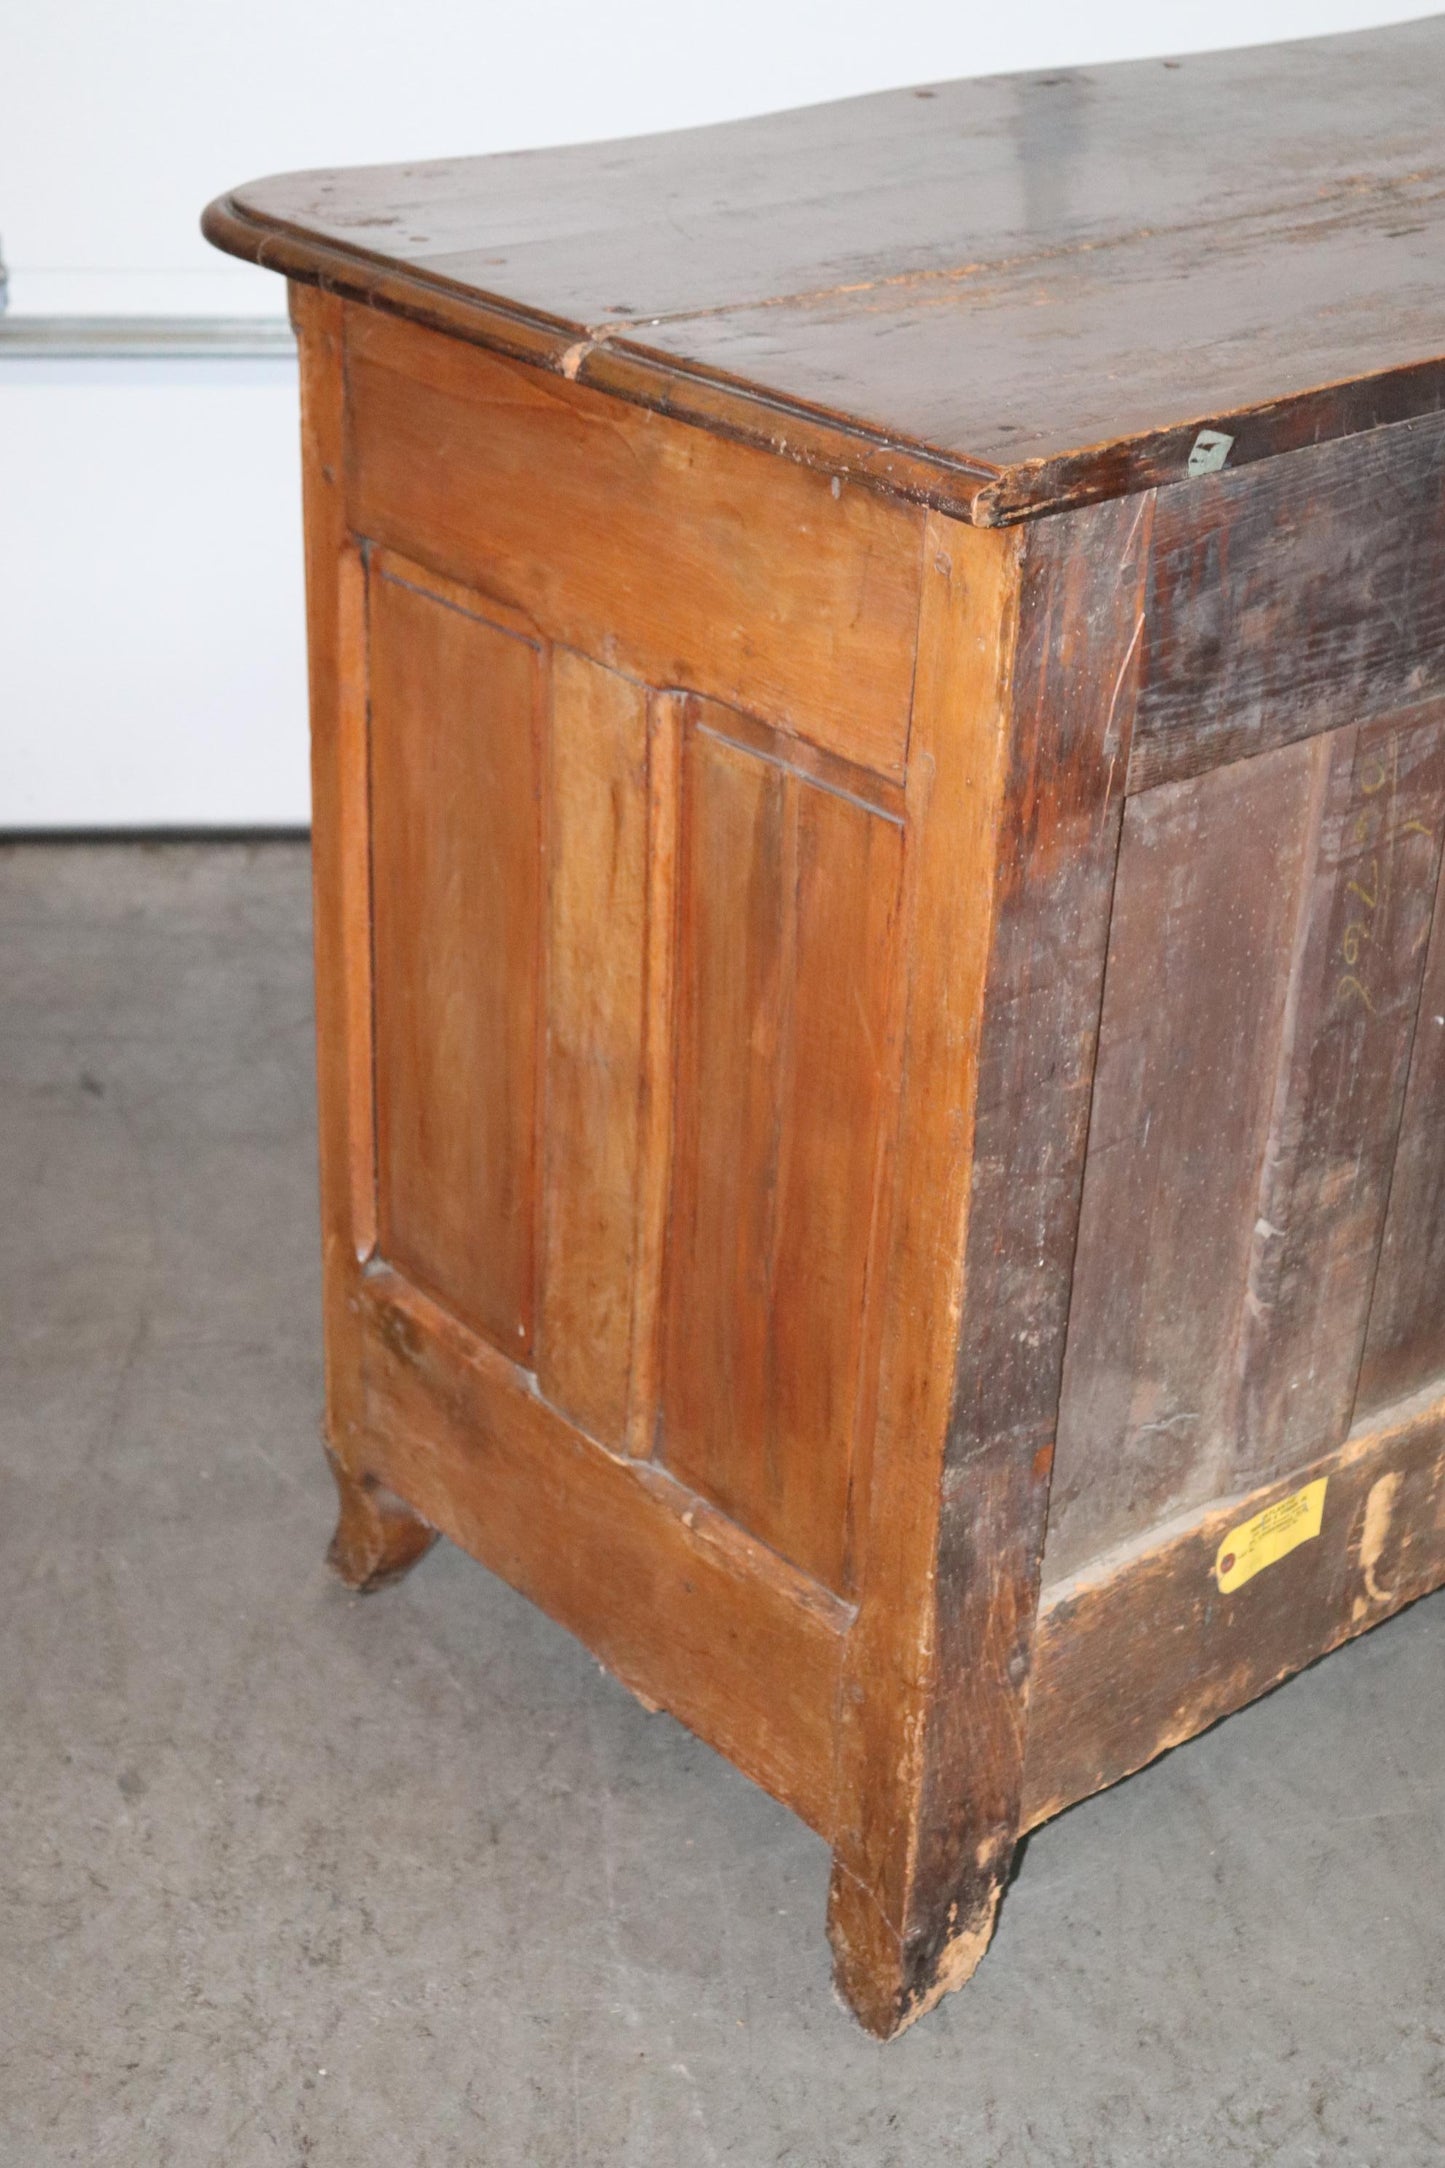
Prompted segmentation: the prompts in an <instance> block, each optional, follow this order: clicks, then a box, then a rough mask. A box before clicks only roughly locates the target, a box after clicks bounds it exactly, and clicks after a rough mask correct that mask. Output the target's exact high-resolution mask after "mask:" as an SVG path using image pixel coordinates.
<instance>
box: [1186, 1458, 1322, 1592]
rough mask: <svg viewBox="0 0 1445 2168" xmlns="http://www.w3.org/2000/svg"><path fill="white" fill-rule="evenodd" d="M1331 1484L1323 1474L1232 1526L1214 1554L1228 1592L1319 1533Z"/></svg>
mask: <svg viewBox="0 0 1445 2168" xmlns="http://www.w3.org/2000/svg"><path fill="white" fill-rule="evenodd" d="M1328 1488H1329V1477H1328V1476H1323V1475H1322V1476H1320V1477H1319V1478H1318V1480H1317V1481H1315V1482H1313V1483H1306V1485H1305V1487H1304V1489H1303V1490H1297V1491H1291V1492H1290V1494H1289V1496H1288V1498H1281V1499H1280V1501H1279V1503H1278V1504H1277V1505H1272V1506H1266V1507H1265V1509H1264V1511H1263V1513H1256V1514H1255V1516H1254V1518H1253V1519H1252V1520H1248V1521H1241V1522H1240V1524H1239V1526H1238V1528H1231V1529H1230V1531H1229V1534H1228V1535H1227V1536H1226V1537H1225V1539H1224V1541H1223V1543H1221V1544H1220V1546H1219V1549H1218V1551H1217V1552H1216V1553H1215V1558H1214V1578H1215V1580H1216V1581H1217V1582H1218V1583H1219V1586H1220V1588H1221V1589H1222V1590H1223V1592H1224V1594H1225V1595H1226V1596H1228V1595H1229V1594H1231V1593H1232V1591H1233V1590H1234V1589H1236V1588H1243V1586H1244V1584H1245V1582H1246V1581H1252V1580H1253V1579H1254V1576H1255V1575H1256V1574H1257V1573H1259V1572H1261V1571H1262V1570H1263V1568H1264V1567H1265V1566H1272V1565H1273V1564H1274V1563H1275V1560H1276V1559H1279V1558H1286V1557H1288V1555H1289V1553H1290V1552H1291V1551H1297V1550H1298V1549H1299V1547H1300V1545H1301V1544H1302V1543H1309V1542H1311V1541H1312V1540H1313V1538H1314V1537H1315V1536H1317V1535H1318V1534H1319V1532H1320V1524H1321V1522H1322V1521H1323V1520H1324V1516H1325V1492H1326V1491H1327V1490H1328Z"/></svg>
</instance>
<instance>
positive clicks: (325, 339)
mask: <svg viewBox="0 0 1445 2168" xmlns="http://www.w3.org/2000/svg"><path fill="white" fill-rule="evenodd" d="M291 309H292V317H293V320H294V322H295V326H296V332H297V337H298V341H299V346H300V361H301V371H300V373H301V448H302V486H303V491H304V504H305V515H306V632H307V652H308V661H309V673H310V701H311V863H312V881H313V909H312V938H313V942H314V945H315V956H316V1068H317V1094H318V1100H319V1112H320V1135H319V1145H320V1168H321V1244H322V1300H323V1304H324V1310H325V1356H326V1435H327V1439H328V1442H329V1445H330V1448H331V1450H332V1452H333V1453H334V1454H335V1456H336V1458H337V1461H338V1462H339V1463H340V1464H341V1465H343V1466H344V1465H347V1464H348V1456H349V1454H350V1451H351V1440H352V1437H353V1435H354V1432H355V1430H356V1427H357V1424H358V1422H359V1420H360V1415H359V1396H360V1389H361V1388H360V1358H359V1352H358V1348H357V1342H356V1324H355V1314H354V1312H353V1310H352V1307H351V1303H350V1299H349V1298H350V1289H351V1281H352V1275H353V1272H354V1268H355V1264H356V1260H357V1259H358V1258H361V1257H364V1256H366V1255H367V1254H368V1252H369V1251H370V1249H371V1247H372V1245H373V1243H374V1241H375V1238H376V1207H375V1189H376V1172H375V1164H376V1162H375V1127H374V1107H373V1103H372V1089H371V1079H372V1047H371V894H370V888H371V877H370V838H369V833H368V815H369V805H368V778H367V742H366V701H367V685H366V638H365V625H366V618H365V611H366V589H365V574H364V571H363V568H362V564H361V559H360V556H359V554H358V553H357V550H356V548H355V546H354V544H353V543H352V541H351V540H350V538H349V536H348V533H347V528H346V519H345V507H344V503H343V472H344V467H343V462H344V456H345V454H344V443H343V434H344V429H345V412H344V400H343V388H342V387H343V362H342V312H341V306H340V304H339V302H337V301H335V300H334V299H332V298H330V297H329V296H327V295H325V294H321V293H318V292H316V291H314V290H313V289H311V288H307V287H298V288H293V289H292V293H291Z"/></svg>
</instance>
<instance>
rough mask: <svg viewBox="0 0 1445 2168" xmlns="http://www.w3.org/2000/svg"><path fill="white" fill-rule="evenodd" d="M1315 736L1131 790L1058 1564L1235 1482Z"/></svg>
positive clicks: (1060, 1482) (1072, 1324)
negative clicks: (1244, 1333) (1252, 1284)
mask: <svg viewBox="0 0 1445 2168" xmlns="http://www.w3.org/2000/svg"><path fill="white" fill-rule="evenodd" d="M1313 775H1314V755H1313V753H1312V751H1311V748H1310V747H1309V746H1308V745H1291V746H1286V747H1285V748H1284V749H1283V750H1282V751H1279V752H1274V753H1264V754H1262V755H1261V756H1260V757H1259V758H1258V759H1257V760H1250V761H1241V762H1236V763H1234V764H1233V765H1231V766H1229V767H1227V768H1217V769H1214V770H1212V771H1211V772H1210V773H1209V774H1208V775H1202V776H1194V777H1191V778H1189V779H1188V780H1186V781H1184V782H1179V783H1164V784H1160V785H1159V786H1158V787H1157V788H1156V789H1154V790H1150V791H1145V792H1144V793H1143V794H1142V796H1140V797H1138V798H1133V799H1131V800H1130V801H1129V803H1128V806H1127V808H1126V811H1125V814H1124V831H1123V839H1122V842H1121V845H1120V851H1119V873H1118V880H1117V883H1116V886H1115V892H1114V912H1113V920H1112V924H1111V928H1110V942H1109V968H1108V978H1107V983H1106V987H1105V994H1104V1013H1103V1021H1102V1024H1101V1026H1100V1032H1099V1060H1098V1070H1097V1075H1096V1078H1095V1084H1094V1103H1093V1110H1092V1117H1091V1121H1090V1127H1089V1149H1088V1159H1087V1164H1086V1168H1085V1176H1084V1201H1083V1207H1082V1210H1081V1212H1080V1216H1079V1250H1078V1258H1077V1262H1076V1266H1075V1272H1074V1295H1073V1304H1072V1308H1071V1311H1070V1317H1069V1336H1068V1347H1067V1351H1066V1355H1065V1361H1064V1384H1063V1399H1062V1402H1061V1404H1060V1408H1059V1436H1058V1452H1057V1457H1056V1460H1055V1464H1054V1480H1053V1490H1052V1494H1051V1497H1050V1502H1049V1531H1048V1547H1047V1553H1046V1560H1045V1578H1046V1579H1047V1580H1049V1581H1053V1580H1056V1579H1058V1578H1059V1577H1060V1576H1062V1575H1064V1574H1068V1573H1071V1572H1073V1571H1074V1570H1075V1568H1076V1567H1077V1566H1078V1565H1080V1564H1081V1563H1083V1562H1084V1561H1086V1560H1087V1559H1089V1558H1092V1557H1093V1556H1094V1555H1095V1554H1096V1553H1097V1552H1098V1551H1100V1550H1102V1549H1106V1548H1107V1547H1108V1546H1109V1545H1110V1544H1112V1543H1115V1542H1119V1541H1121V1540H1123V1539H1124V1538H1125V1537H1126V1536H1129V1535H1132V1534H1134V1533H1137V1532H1138V1531H1139V1530H1141V1529H1144V1528H1148V1527H1150V1526H1151V1525H1153V1523H1154V1522H1156V1521H1158V1520H1160V1519H1163V1518H1164V1517H1165V1516H1166V1515H1167V1514H1168V1513H1170V1512H1171V1511H1174V1510H1176V1509H1178V1508H1180V1507H1182V1506H1183V1505H1186V1504H1188V1503H1189V1502H1191V1500H1194V1499H1195V1498H1196V1497H1197V1498H1198V1499H1199V1500H1200V1501H1202V1500H1204V1499H1207V1498H1210V1497H1214V1496H1216V1495H1217V1494H1218V1490H1219V1487H1220V1484H1221V1482H1222V1481H1223V1479H1224V1467H1225V1465H1226V1464H1227V1461H1228V1458H1229V1456H1230V1444H1229V1438H1228V1428H1227V1426H1228V1422H1229V1419H1230V1415H1231V1412H1232V1402H1233V1395H1234V1357H1235V1349H1236V1346H1237V1342H1238V1335H1239V1317H1240V1306H1241V1303H1242V1301H1243V1295H1244V1287H1245V1280H1246V1274H1247V1270H1248V1263H1249V1253H1250V1242H1251V1238H1252V1233H1253V1228H1254V1220H1255V1200H1256V1197H1257V1195H1258V1191H1259V1175H1260V1167H1261V1164H1262V1162H1263V1158H1264V1147H1265V1138H1266V1135H1267V1133H1268V1129H1269V1121H1270V1113H1271V1107H1272V1102H1273V1082H1274V1072H1275V1055H1276V1050H1277V1048H1278V1046H1279V1042H1280V1034H1281V1031H1282V1029H1283V1024H1284V1010H1285V1000H1286V995H1287V992H1288V987H1289V979H1290V955H1291V950H1292V946H1293V942H1294V933H1295V923H1296V919H1297V917H1298V912H1299V897H1300V889H1301V884H1302V882H1303V880H1304V878H1305V872H1306V861H1305V851H1306V845H1307V842H1308V841H1309V831H1310V819H1309V816H1310V808H1311V804H1312V780H1313Z"/></svg>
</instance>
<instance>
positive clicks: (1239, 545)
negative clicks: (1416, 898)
mask: <svg viewBox="0 0 1445 2168" xmlns="http://www.w3.org/2000/svg"><path fill="white" fill-rule="evenodd" d="M1442 691H1445V416H1441V415H1431V416H1429V417H1428V418H1426V419H1424V420H1421V421H1410V422H1401V423H1399V424H1397V425H1396V426H1395V427H1394V428H1387V429H1376V430H1373V431H1371V432H1370V433H1368V434H1366V435H1364V436H1360V437H1357V438H1355V439H1354V440H1353V441H1351V442H1350V443H1348V444H1319V445H1311V446H1310V447H1309V448H1308V449H1306V450H1303V451H1297V452H1292V453H1291V454H1290V455H1289V457H1288V458H1285V459H1276V460H1272V461H1271V462H1270V463H1269V465H1268V466H1265V467H1258V468H1250V469H1245V470H1242V471H1241V472H1239V473H1238V474H1229V473H1225V474H1219V475H1215V476H1212V477H1210V478H1209V479H1207V480H1205V481H1201V482H1197V483H1195V484H1194V485H1193V486H1192V487H1191V488H1190V489H1188V490H1187V491H1178V492H1173V493H1170V494H1168V495H1166V497H1165V498H1164V500H1163V501H1162V503H1161V505H1160V508H1159V515H1158V521H1157V524H1156V526H1155V530H1154V549H1153V555H1152V558H1151V560H1150V571H1149V605H1148V616H1147V631H1146V644H1145V663H1144V681H1143V685H1142V687H1141V690H1140V694H1139V719H1138V724H1137V726H1136V729H1135V734H1134V750H1133V754H1132V757H1131V759H1130V764H1129V787H1130V789H1131V790H1143V789H1147V788H1149V787H1150V786H1151V785H1152V784H1155V783H1160V782H1165V781H1168V780H1170V779H1172V778H1176V777H1179V776H1184V775H1194V774H1198V773H1199V772H1200V771H1201V770H1203V769H1206V768H1212V767H1215V766H1218V765H1219V764H1220V763H1221V762H1223V761H1229V760H1237V759H1239V758H1240V757H1241V756H1243V755H1246V754H1249V753H1258V752H1264V751H1266V750H1268V748H1269V747H1271V746H1276V745H1284V744H1286V743H1288V742H1289V741H1290V740H1291V739H1295V738H1302V737H1306V736H1309V735H1310V734H1312V733H1313V732H1315V731H1320V730H1329V729H1333V728H1337V727H1339V726H1341V725H1343V724H1346V723H1355V722H1361V721H1365V720H1368V719H1369V718H1371V717H1374V716H1382V715H1388V714H1390V713H1392V712H1393V711H1394V710H1396V709H1399V708H1405V707H1410V706H1413V705H1414V704H1415V703H1416V702H1417V701H1420V700H1424V699H1426V698H1427V697H1429V696H1430V695H1432V694H1436V693H1440V692H1442Z"/></svg>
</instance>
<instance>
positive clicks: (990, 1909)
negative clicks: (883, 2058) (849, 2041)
mask: <svg viewBox="0 0 1445 2168" xmlns="http://www.w3.org/2000/svg"><path fill="white" fill-rule="evenodd" d="M1003 1883H1004V1877H1003V1875H1002V1874H1000V1875H997V1876H993V1875H984V1876H982V1877H980V1878H979V1881H978V1884H977V1886H976V1887H975V1888H974V1889H972V1890H971V1891H970V1892H969V1900H968V1904H967V1907H966V1911H967V1916H966V1917H964V1916H962V1915H963V1912H964V1909H965V1908H964V1907H961V1906H960V1905H959V1904H956V1903H955V1904H950V1905H949V1906H948V1908H947V1910H946V1911H945V1913H944V1915H943V1917H942V1918H941V1919H940V1920H939V1921H938V1922H936V1923H935V1924H934V1925H933V1926H932V1927H931V1928H930V1929H928V1930H924V1931H919V1932H916V1933H914V1934H912V1935H910V1936H908V1937H906V1938H905V1937H904V1936H902V1935H900V1934H899V1932H898V1930H897V1929H896V1928H895V1927H894V1926H892V1924H891V1923H890V1922H889V1921H888V1920H887V1919H886V1918H885V1917H884V1915H883V1913H882V1912H881V1911H880V1909H879V1907H878V1904H877V1901H876V1899H875V1898H874V1897H873V1895H872V1894H871V1892H870V1891H868V1890H866V1889H865V1888H864V1887H863V1885H862V1883H861V1882H859V1881H858V1880H856V1878H855V1877H854V1876H853V1875H851V1874H850V1873H849V1872H848V1869H847V1868H846V1867H845V1866H844V1865H843V1864H842V1862H841V1861H840V1860H838V1859H835V1860H834V1862H833V1880H832V1886H831V1888H830V1889H829V1892H828V1940H829V1942H830V1943H831V1944H832V1948H833V1982H834V1985H835V1987H836V1988H837V1990H838V1993H839V1995H840V1996H841V1997H842V1999H843V2001H844V2002H845V2003H846V2004H847V2006H848V2008H849V2009H850V2010H851V2011H852V2012H853V2015H854V2016H855V2017H856V2018H857V2020H858V2022H859V2024H860V2025H861V2026H862V2027H863V2028H864V2030H865V2031H866V2032H870V2033H872V2034H873V2036H874V2038H875V2039H877V2040H893V2039H896V2038H897V2036H898V2034H899V2033H901V2032H906V2031H907V2029H908V2027H909V2026H910V2025H911V2024H912V2023H913V2021H914V2019H915V2018H920V2017H922V2016H923V2015H924V2014H925V2012H927V2011H929V2010H931V2009H932V2008H933V2006H934V2004H935V2003H937V2002H941V2001H942V2000H943V1997H944V1996H945V1995H948V1994H951V1993H952V1992H953V1990H954V1989H955V1988H957V1987H962V1986H963V1984H964V1982H965V1981H966V1980H970V1979H972V1977H973V1974H974V1972H975V1970H976V1969H977V1966H978V1963H979V1960H980V1959H981V1958H982V1956H983V1954H984V1952H985V1950H986V1949H987V1948H988V1945H989V1942H990V1940H991V1939H992V1936H993V1930H994V1922H995V1920H996V1918H997V1916H998V1906H999V1899H1000V1897H1001V1896H1002V1894H1003Z"/></svg>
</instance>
